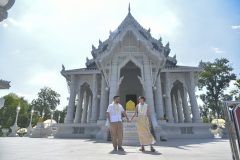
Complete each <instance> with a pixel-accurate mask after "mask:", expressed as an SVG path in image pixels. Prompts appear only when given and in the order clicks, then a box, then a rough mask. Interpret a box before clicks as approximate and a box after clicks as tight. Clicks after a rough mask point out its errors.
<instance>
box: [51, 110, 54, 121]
mask: <svg viewBox="0 0 240 160" xmlns="http://www.w3.org/2000/svg"><path fill="white" fill-rule="evenodd" d="M53 112H54V111H53V110H51V124H52V119H53Z"/></svg>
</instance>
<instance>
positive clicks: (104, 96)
mask: <svg viewBox="0 0 240 160" xmlns="http://www.w3.org/2000/svg"><path fill="white" fill-rule="evenodd" d="M106 87H107V83H106V81H105V78H104V76H103V75H102V83H101V100H100V116H99V120H106V112H107V107H108V91H107V90H106Z"/></svg>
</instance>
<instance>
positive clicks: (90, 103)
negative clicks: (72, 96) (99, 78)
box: [87, 96, 92, 123]
mask: <svg viewBox="0 0 240 160" xmlns="http://www.w3.org/2000/svg"><path fill="white" fill-rule="evenodd" d="M91 113H92V96H89V99H88V111H87V123H90V118H91V116H92V114H91Z"/></svg>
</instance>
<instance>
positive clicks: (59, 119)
mask: <svg viewBox="0 0 240 160" xmlns="http://www.w3.org/2000/svg"><path fill="white" fill-rule="evenodd" d="M59 122H60V113H59V114H58V123H59Z"/></svg>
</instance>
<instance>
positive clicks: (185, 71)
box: [55, 7, 211, 140]
mask: <svg viewBox="0 0 240 160" xmlns="http://www.w3.org/2000/svg"><path fill="white" fill-rule="evenodd" d="M91 53H92V58H91V59H89V58H87V59H86V68H80V69H73V70H66V69H65V67H64V66H62V71H61V74H62V75H63V76H64V77H65V78H66V81H67V85H68V87H69V93H70V98H69V104H68V108H67V115H66V117H65V122H64V124H58V125H57V127H58V131H57V133H56V135H55V137H79V138H81V137H88V138H89V137H94V138H98V139H101V138H103V139H106V137H107V135H106V134H107V130H108V128H107V126H108V123H106V120H107V117H106V110H107V107H108V105H109V104H110V103H112V101H113V97H114V96H115V95H119V96H120V101H121V104H122V105H123V107H125V105H126V103H127V102H128V101H129V100H131V101H133V102H134V103H135V104H137V103H138V102H137V99H138V97H139V96H141V95H143V96H145V97H146V103H147V104H148V105H149V106H150V108H151V120H152V125H153V129H154V132H155V136H156V139H157V140H160V138H161V137H166V136H167V138H177V137H179V138H201V137H204V138H206V137H211V135H210V133H209V131H208V128H209V124H204V123H202V119H201V117H200V113H199V107H198V104H197V99H196V95H195V87H196V85H197V80H198V74H199V73H200V72H202V71H203V68H202V67H201V66H197V67H190V66H179V65H177V60H176V56H173V57H171V56H169V53H170V47H169V43H167V44H166V45H163V44H162V39H161V38H159V39H158V40H157V39H155V38H154V37H152V35H151V30H150V29H148V30H147V29H144V28H143V27H142V26H141V25H140V24H139V23H138V22H137V21H136V19H135V18H134V17H133V16H132V14H131V12H130V7H129V11H128V14H127V16H126V17H125V19H124V20H123V22H122V23H121V24H120V25H119V26H118V27H117V29H116V30H114V31H113V32H111V31H110V35H109V38H108V39H106V40H105V41H101V40H99V45H98V47H95V46H92V51H91ZM125 109H126V108H125ZM164 115H166V116H167V117H168V122H165V121H164V120H163V119H164ZM165 139H166V138H165Z"/></svg>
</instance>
